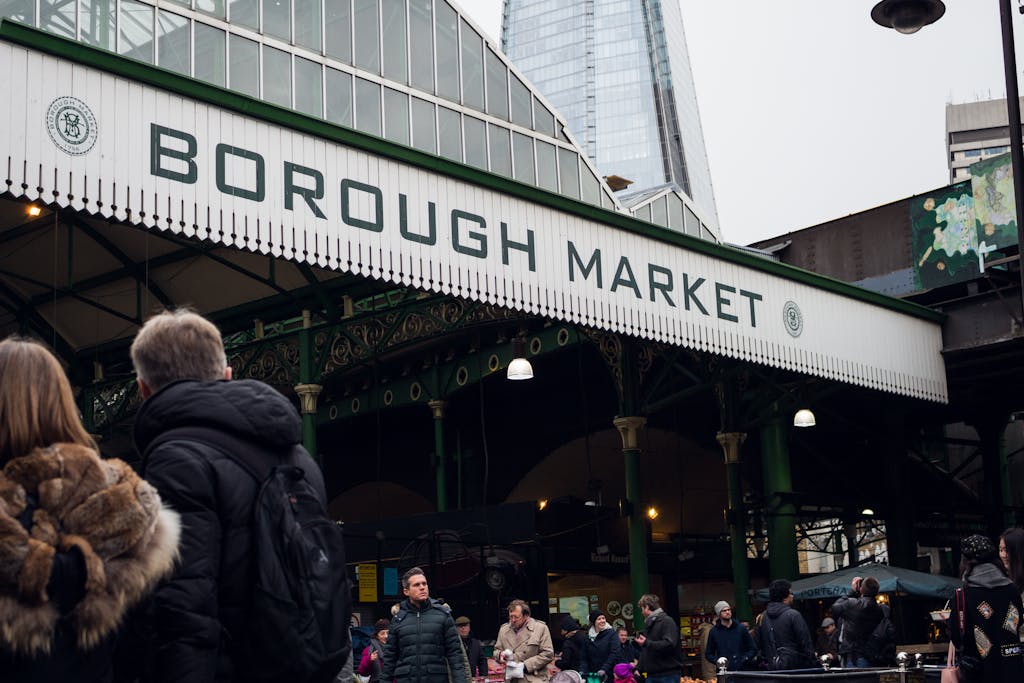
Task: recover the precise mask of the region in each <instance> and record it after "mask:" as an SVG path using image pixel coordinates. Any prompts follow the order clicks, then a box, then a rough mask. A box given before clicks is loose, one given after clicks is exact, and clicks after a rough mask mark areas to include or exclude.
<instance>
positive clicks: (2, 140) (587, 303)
mask: <svg viewBox="0 0 1024 683" xmlns="http://www.w3.org/2000/svg"><path fill="white" fill-rule="evenodd" d="M0 60H2V62H3V64H5V65H6V68H4V69H2V70H0V87H2V88H3V91H4V92H7V93H24V95H23V97H15V98H11V99H10V101H9V102H8V104H7V106H5V107H3V108H2V110H0V144H2V146H0V150H7V154H6V156H7V158H6V162H7V163H6V171H7V173H6V175H7V181H8V182H7V185H8V188H9V191H10V192H12V193H13V194H15V195H17V196H27V197H29V198H33V199H35V198H41V199H43V200H46V201H54V202H56V203H57V204H59V205H61V206H68V207H72V208H75V209H79V210H83V211H88V212H90V213H98V214H100V215H102V216H105V217H108V218H113V219H116V220H120V221H127V222H131V223H134V224H138V225H143V226H146V227H150V228H158V229H161V230H169V231H172V232H175V233H178V234H182V235H185V236H188V237H192V238H198V239H209V240H211V241H214V242H218V243H221V244H224V245H227V246H233V247H237V248H240V249H246V250H250V251H253V252H258V253H264V254H271V255H274V256H277V257H281V258H285V259H291V260H294V261H302V262H307V263H309V264H314V265H318V266H321V267H325V268H331V269H335V270H338V271H343V272H352V273H358V274H361V275H363V276H366V277H370V278H376V279H380V280H385V281H389V282H392V283H395V284H398V285H403V286H410V287H415V288H420V289H424V290H430V291H434V292H442V293H445V294H450V295H453V296H459V297H465V298H469V299H475V300H481V301H486V302H488V303H492V304H497V305H500V306H506V307H511V308H515V309H519V310H525V311H528V312H530V313H533V314H537V315H541V316H546V317H549V318H555V319H561V320H567V321H572V322H575V323H581V324H584V325H590V326H594V327H598V328H603V329H607V330H612V331H615V332H622V333H626V334H631V335H635V336H639V337H643V338H648V339H654V340H658V341H662V342H666V343H670V344H676V345H680V346H685V347H689V348H694V349H699V350H702V351H709V352H713V353H718V354H722V355H726V356H731V357H734V358H740V359H744V360H749V361H753V362H756V363H762V364H765V365H770V366H776V367H784V368H789V369H792V370H796V371H799V372H803V373H807V374H810V375H817V376H821V377H828V378H832V379H837V380H840V381H845V382H849V383H852V384H857V385H862V386H867V387H872V388H877V389H882V390H886V391H891V392H894V393H898V394H904V395H909V396H915V397H920V398H926V399H931V400H936V401H945V400H946V384H945V369H944V366H943V362H942V358H941V355H940V351H941V348H942V342H941V332H940V328H939V325H938V324H936V323H935V322H932V321H929V320H924V319H920V318H917V317H913V316H910V315H907V314H904V313H900V312H898V311H894V310H890V309H888V308H885V307H883V306H879V305H876V304H872V303H869V302H866V301H859V300H857V299H854V298H851V297H847V296H843V295H841V294H838V293H836V292H832V291H829V290H828V289H822V288H817V287H814V286H812V285H809V284H805V283H802V282H798V281H795V280H791V279H788V278H785V277H781V276H779V275H776V274H772V273H768V272H764V271H761V270H759V269H757V268H754V267H750V266H747V265H743V264H740V263H733V262H731V261H730V260H726V259H720V258H715V257H714V256H712V255H708V254H705V253H700V252H698V251H692V250H690V249H687V248H685V247H683V246H677V245H673V244H669V243H666V242H663V241H661V240H658V239H656V238H655V237H650V236H647V235H643V234H639V233H632V232H629V231H626V230H623V229H621V228H618V227H614V226H612V225H607V224H604V223H602V222H599V221H595V220H592V219H589V218H586V217H583V216H580V215H576V214H574V213H572V212H568V211H561V210H558V209H555V208H550V207H548V206H544V205H541V204H537V203H533V202H530V201H527V200H525V199H521V198H519V197H516V196H513V195H511V194H506V193H503V192H500V191H497V190H493V189H489V188H485V187H482V186H480V185H476V184H473V183H470V182H465V181H462V180H458V179H455V178H452V177H449V176H446V175H442V174H439V173H437V172H432V171H430V170H426V169H424V168H422V167H419V166H415V165H413V164H410V163H406V162H403V161H400V160H396V159H393V158H390V157H388V156H383V155H380V154H374V153H370V152H366V151H362V150H360V149H355V148H352V147H347V146H345V145H342V144H340V143H337V142H334V141H331V140H326V139H322V138H318V137H316V136H314V135H311V134H307V133H303V132H299V131H295V130H292V129H289V128H286V127H283V126H280V125H276V124H273V123H269V122H266V121H263V120H260V119H257V118H255V117H252V116H247V115H245V114H242V113H239V112H236V111H232V110H227V109H223V108H220V107H217V106H213V105H211V104H207V103H204V102H200V101H196V100H192V99H188V98H186V97H182V96H181V95H179V94H175V93H171V92H168V91H164V90H161V89H159V88H156V87H152V86H149V85H144V84H141V83H139V82H136V81H133V80H129V79H127V78H123V77H120V76H117V75H114V74H111V73H108V72H105V71H101V70H99V69H97V68H93V67H90V66H85V65H82V64H78V63H74V62H71V61H68V60H65V59H60V58H57V57H53V56H50V55H46V54H42V53H40V52H36V51H34V50H31V49H28V48H26V47H22V46H18V45H14V44H9V43H5V42H0Z"/></svg>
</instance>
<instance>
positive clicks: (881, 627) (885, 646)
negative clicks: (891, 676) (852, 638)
mask: <svg viewBox="0 0 1024 683" xmlns="http://www.w3.org/2000/svg"><path fill="white" fill-rule="evenodd" d="M864 657H865V658H866V659H867V660H868V661H869V662H871V663H872V664H873V665H875V666H891V665H892V664H893V663H895V662H896V627H895V626H893V623H892V620H891V619H890V618H889V617H886V616H883V617H882V620H881V621H880V622H878V625H877V626H875V630H873V631H872V632H871V635H870V636H868V639H867V642H866V643H864Z"/></svg>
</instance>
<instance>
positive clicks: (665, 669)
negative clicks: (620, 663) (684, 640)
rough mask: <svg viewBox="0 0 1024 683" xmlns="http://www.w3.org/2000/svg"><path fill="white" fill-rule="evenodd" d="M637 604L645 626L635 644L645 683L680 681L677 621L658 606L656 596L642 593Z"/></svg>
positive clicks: (681, 670) (680, 662)
mask: <svg viewBox="0 0 1024 683" xmlns="http://www.w3.org/2000/svg"><path fill="white" fill-rule="evenodd" d="M636 604H637V606H638V607H639V608H640V613H641V614H643V615H644V626H645V627H646V633H645V634H641V635H638V636H637V637H636V643H637V645H639V646H640V670H641V671H643V672H645V673H646V674H647V683H679V679H680V678H681V677H682V675H683V651H682V650H681V649H680V648H679V624H678V623H676V621H675V619H673V618H672V617H670V616H669V615H667V614H665V610H663V609H661V600H659V599H658V596H657V595H653V594H650V593H648V594H647V595H641V596H640V599H639V600H637V603H636Z"/></svg>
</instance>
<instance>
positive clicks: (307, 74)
mask: <svg viewBox="0 0 1024 683" xmlns="http://www.w3.org/2000/svg"><path fill="white" fill-rule="evenodd" d="M295 109H296V111H301V112H302V113H303V114H309V115H311V116H316V117H321V116H323V115H324V112H323V84H322V83H321V81H320V63H319V62H314V61H312V60H309V59H303V58H302V57H298V56H296V57H295Z"/></svg>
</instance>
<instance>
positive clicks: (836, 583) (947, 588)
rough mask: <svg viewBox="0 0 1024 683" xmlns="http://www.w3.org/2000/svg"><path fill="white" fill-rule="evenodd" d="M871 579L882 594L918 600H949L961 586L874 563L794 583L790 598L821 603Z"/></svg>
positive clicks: (764, 593)
mask: <svg viewBox="0 0 1024 683" xmlns="http://www.w3.org/2000/svg"><path fill="white" fill-rule="evenodd" d="M856 576H860V577H866V576H873V577H875V578H876V579H878V587H879V590H880V591H881V592H882V593H905V594H907V595H913V596H915V597H919V598H937V599H941V600H948V599H950V598H951V597H953V591H955V590H956V589H957V588H959V587H960V586H961V585H963V582H962V581H960V579H955V578H953V577H951V576H941V575H939V574H926V573H925V572H916V571H914V570H912V569H902V568H900V567H890V566H888V565H885V564H878V563H877V562H873V563H870V564H862V565H858V566H856V567H846V568H845V569H840V570H838V571H834V572H831V573H829V574H819V575H818V576H811V577H808V578H806V579H800V580H799V581H794V582H793V595H794V597H796V599H797V600H820V599H821V598H838V597H841V596H843V595H846V593H847V592H848V591H849V590H850V582H851V581H853V579H854V577H856ZM754 597H756V598H757V599H758V600H762V601H767V600H768V589H767V588H762V589H760V590H758V591H756V592H755V593H754Z"/></svg>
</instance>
